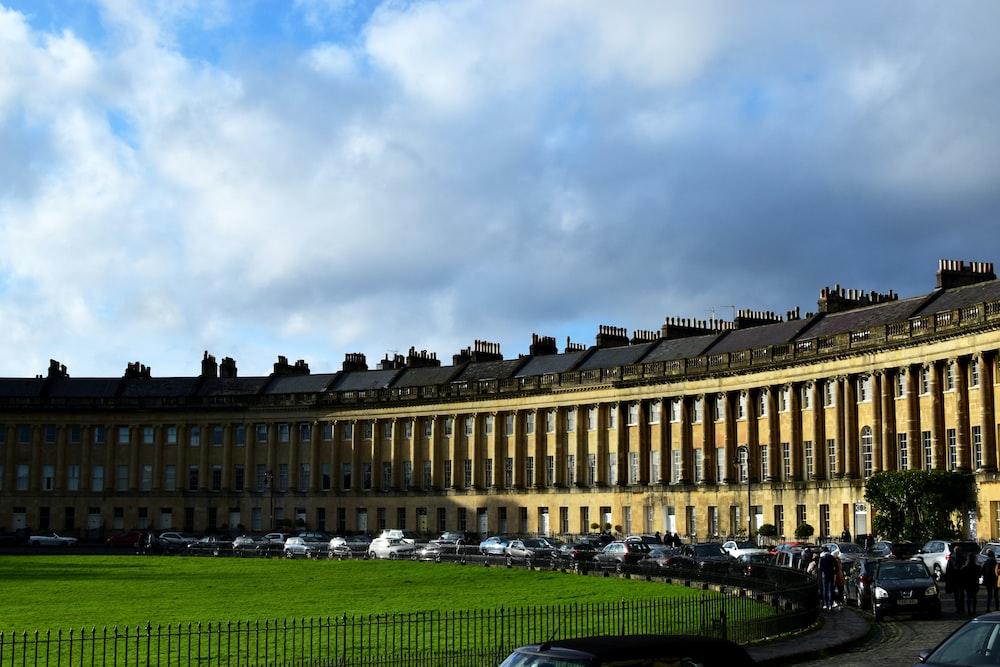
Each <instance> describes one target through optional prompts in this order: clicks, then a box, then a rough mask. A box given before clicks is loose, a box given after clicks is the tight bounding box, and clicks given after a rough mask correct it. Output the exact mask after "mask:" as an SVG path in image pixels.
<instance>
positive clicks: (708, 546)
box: [683, 542, 733, 572]
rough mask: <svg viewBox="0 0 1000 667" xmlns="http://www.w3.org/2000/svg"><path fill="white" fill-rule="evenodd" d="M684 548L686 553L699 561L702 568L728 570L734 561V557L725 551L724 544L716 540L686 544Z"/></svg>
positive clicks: (719, 570)
mask: <svg viewBox="0 0 1000 667" xmlns="http://www.w3.org/2000/svg"><path fill="white" fill-rule="evenodd" d="M683 550H684V551H683V553H684V555H685V556H687V557H689V558H691V559H693V560H694V561H695V562H696V563H698V567H699V568H700V569H702V570H708V571H718V572H724V571H728V570H729V568H730V565H732V562H733V559H732V557H731V556H729V554H727V553H726V552H725V551H723V549H722V545H721V544H716V543H715V542H703V543H701V544H686V545H684V547H683Z"/></svg>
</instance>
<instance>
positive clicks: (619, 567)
mask: <svg viewBox="0 0 1000 667" xmlns="http://www.w3.org/2000/svg"><path fill="white" fill-rule="evenodd" d="M624 568H625V564H624V563H622V562H621V561H618V562H616V563H615V572H621V571H622V570H623V569H624Z"/></svg>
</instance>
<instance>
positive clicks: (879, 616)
mask: <svg viewBox="0 0 1000 667" xmlns="http://www.w3.org/2000/svg"><path fill="white" fill-rule="evenodd" d="M872 616H874V617H875V620H876V621H881V620H882V612H880V611H879V610H878V607H877V606H876V605H875V598H872Z"/></svg>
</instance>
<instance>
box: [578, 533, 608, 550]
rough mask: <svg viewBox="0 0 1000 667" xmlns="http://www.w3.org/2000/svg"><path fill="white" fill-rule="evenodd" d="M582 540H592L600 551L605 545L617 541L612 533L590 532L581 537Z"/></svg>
mask: <svg viewBox="0 0 1000 667" xmlns="http://www.w3.org/2000/svg"><path fill="white" fill-rule="evenodd" d="M580 541H581V542H590V543H591V544H593V545H594V547H595V548H596V549H597V550H598V551H600V550H601V549H603V548H604V547H606V546H608V545H609V544H611V543H612V542H614V541H615V538H614V537H612V536H611V534H610V533H588V534H587V535H584V536H583V537H581V538H580Z"/></svg>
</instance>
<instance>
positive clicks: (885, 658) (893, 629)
mask: <svg viewBox="0 0 1000 667" xmlns="http://www.w3.org/2000/svg"><path fill="white" fill-rule="evenodd" d="M949 598H950V596H949ZM979 608H980V610H982V611H985V607H984V606H983V604H982V596H980V607H979ZM829 613H837V612H829ZM966 620H968V619H967V618H965V617H960V616H958V615H957V614H955V613H954V606H953V605H952V603H951V600H950V599H947V600H945V610H944V614H942V617H941V619H940V620H927V619H922V618H916V619H910V618H908V617H905V616H900V617H898V618H890V619H886V620H883V621H881V622H879V623H873V624H872V631H871V633H870V634H869V636H868V638H867V639H866V640H865V641H864V643H862V644H860V645H858V646H855V647H854V648H852V649H848V650H846V651H843V652H841V653H840V654H838V655H835V656H834V655H831V656H829V657H826V658H823V659H820V660H809V661H806V662H797V663H795V664H796V665H802V666H805V667H820V666H831V665H836V666H837V667H910V665H913V664H915V663H916V662H917V654H918V653H919V652H920V651H921V650H923V649H926V648H932V647H934V646H936V645H937V643H938V642H940V641H941V640H942V639H944V638H945V637H947V636H948V635H949V634H950V633H951V631H952V630H954V629H955V628H957V627H958V626H960V625H962V623H964V622H965V621H966Z"/></svg>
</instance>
